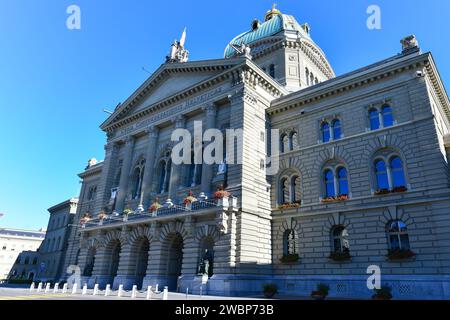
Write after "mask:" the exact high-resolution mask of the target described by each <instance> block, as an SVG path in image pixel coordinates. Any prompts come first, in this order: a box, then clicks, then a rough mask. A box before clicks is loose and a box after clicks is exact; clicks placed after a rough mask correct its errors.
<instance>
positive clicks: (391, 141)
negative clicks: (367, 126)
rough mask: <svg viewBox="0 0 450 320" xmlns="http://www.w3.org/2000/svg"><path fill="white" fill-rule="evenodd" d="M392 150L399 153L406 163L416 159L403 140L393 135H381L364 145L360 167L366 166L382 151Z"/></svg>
mask: <svg viewBox="0 0 450 320" xmlns="http://www.w3.org/2000/svg"><path fill="white" fill-rule="evenodd" d="M388 148H390V149H392V150H394V151H395V152H398V153H399V154H400V155H401V156H402V158H403V159H404V160H406V161H409V160H411V159H412V158H414V154H413V152H412V150H411V148H410V147H409V145H408V144H407V143H406V142H405V141H404V140H402V139H400V138H399V137H397V136H393V135H380V136H377V137H376V138H375V139H371V140H369V141H367V143H365V144H364V152H362V153H361V154H362V157H361V158H360V160H359V163H358V164H359V165H364V164H367V163H369V164H370V161H371V160H372V158H373V156H374V155H375V154H376V153H377V152H378V151H379V150H382V149H388Z"/></svg>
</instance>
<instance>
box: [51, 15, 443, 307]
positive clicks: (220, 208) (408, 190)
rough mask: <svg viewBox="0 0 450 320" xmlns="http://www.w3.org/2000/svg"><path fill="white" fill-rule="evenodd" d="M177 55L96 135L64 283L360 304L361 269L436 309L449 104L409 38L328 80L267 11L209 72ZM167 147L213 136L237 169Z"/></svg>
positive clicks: (320, 56)
mask: <svg viewBox="0 0 450 320" xmlns="http://www.w3.org/2000/svg"><path fill="white" fill-rule="evenodd" d="M185 39H186V37H185V34H183V36H182V38H181V40H180V41H176V42H175V43H174V44H173V45H172V47H171V50H170V54H169V56H168V57H167V59H166V63H164V64H163V65H161V67H160V68H158V70H156V71H155V72H154V73H153V74H152V75H151V76H150V77H149V78H148V79H147V80H146V81H145V82H144V83H143V84H142V85H141V86H140V87H139V88H137V90H136V91H135V92H134V93H133V94H132V95H131V96H130V97H129V98H128V99H127V100H126V101H125V102H123V103H121V104H119V105H118V106H117V107H116V109H115V110H114V113H113V114H112V115H111V116H110V117H109V118H108V119H107V120H106V121H105V122H104V123H103V124H102V125H101V129H102V130H103V131H104V132H105V133H106V135H107V141H106V145H105V157H104V161H102V162H97V161H96V160H94V159H93V160H90V161H89V164H88V167H87V168H86V169H85V171H84V172H83V173H81V174H80V177H81V179H82V180H83V184H82V190H81V194H80V198H79V202H78V208H77V212H76V218H75V222H76V223H75V224H74V225H73V226H71V227H69V228H68V229H69V238H68V249H67V256H66V258H65V262H64V267H63V270H65V269H66V268H67V267H68V266H70V265H76V266H79V267H80V272H81V274H82V279H83V281H85V282H87V283H88V284H89V286H93V285H94V284H95V283H98V284H100V286H101V287H105V286H106V285H107V284H111V285H112V286H113V287H115V288H117V287H118V286H119V285H120V284H123V285H124V286H125V288H131V287H132V285H138V286H139V287H146V286H147V285H156V284H159V286H160V287H162V286H165V285H167V286H169V289H170V290H180V291H183V292H184V291H185V290H186V288H189V291H190V292H193V293H196V292H199V291H200V287H201V286H203V293H205V292H206V293H209V294H219V295H250V294H259V293H261V290H262V285H263V284H264V283H276V284H277V286H278V289H279V292H280V293H281V294H287V295H300V296H308V295H309V294H310V292H311V291H312V290H314V289H315V287H316V285H317V284H318V283H327V284H329V285H330V295H331V296H334V297H370V296H371V295H372V291H371V290H369V288H368V287H367V276H368V275H367V270H368V268H369V267H373V266H375V267H378V268H379V269H380V270H381V272H382V281H383V284H388V285H390V286H392V287H393V294H394V296H395V297H397V298H449V297H450V287H449V279H450V188H449V186H450V169H449V162H448V161H449V156H450V122H449V120H450V109H449V108H450V103H449V100H448V96H447V93H446V91H445V88H444V86H443V83H442V81H441V78H440V76H439V72H438V70H437V67H436V64H435V62H434V59H433V56H432V54H431V53H429V52H427V53H423V52H422V51H421V50H420V47H419V44H418V42H417V40H416V38H415V37H414V36H410V37H406V38H404V39H403V40H402V42H401V44H402V47H401V52H400V53H398V54H395V55H393V56H390V57H388V58H387V59H385V60H382V61H379V62H376V63H374V64H371V65H369V66H366V67H364V68H361V69H358V70H355V71H352V72H349V73H347V74H343V75H339V76H336V75H335V73H334V71H333V68H332V66H331V64H330V63H329V62H328V60H327V58H326V55H325V53H324V52H323V51H322V50H321V48H320V47H319V46H318V45H317V44H316V43H315V42H314V40H313V38H312V36H311V33H310V27H309V25H308V24H307V23H303V24H300V23H299V22H298V21H297V20H296V18H295V17H293V16H290V15H286V14H282V13H281V12H280V11H279V10H277V9H275V8H273V9H272V10H270V11H269V12H267V14H266V15H265V17H264V20H263V21H259V20H254V21H253V22H252V23H251V27H250V29H249V30H247V31H245V32H244V33H242V34H240V35H239V36H237V37H236V38H234V39H233V40H232V41H231V42H230V43H229V45H227V47H226V49H225V54H224V57H223V58H221V59H216V60H206V61H193V62H189V61H188V54H189V53H188V51H187V50H186V48H185ZM225 43H226V42H225ZM349 54H351V53H349ZM354 54H357V53H354ZM350 57H351V56H350ZM199 123H200V124H201V128H199ZM175 129H185V130H187V131H188V132H189V133H190V134H191V135H192V136H195V134H196V133H197V134H198V132H200V134H202V133H204V132H206V130H208V129H216V130H215V131H214V138H215V140H217V139H219V137H220V139H223V142H224V145H225V146H226V148H225V149H227V151H228V149H229V148H234V149H235V151H236V153H237V155H236V158H235V155H234V154H232V157H229V155H228V153H227V155H226V157H225V158H222V160H221V161H219V162H214V163H212V164H211V163H202V162H201V161H200V163H199V162H198V161H193V162H192V161H184V162H182V163H181V164H180V163H175V161H173V154H172V151H173V150H174V148H175V147H176V145H177V144H176V142H174V141H173V139H172V137H171V136H172V133H173V132H174V130H175ZM236 130H237V131H240V134H237V135H236V136H234V135H230V132H231V133H232V132H234V133H236ZM208 134H211V131H210V132H209V133H208ZM221 134H222V135H221ZM197 137H198V135H197ZM203 138H204V139H203V141H201V139H197V140H196V139H193V140H192V142H189V144H191V145H192V146H193V149H194V152H190V154H187V159H188V160H189V159H194V160H195V159H198V158H200V159H202V154H204V153H205V151H206V150H208V146H209V144H208V141H211V140H212V138H211V136H205V137H203ZM219 150H220V151H219ZM177 151H178V150H177ZM222 151H223V150H221V149H217V150H215V152H214V154H215V155H217V154H219V155H220V154H222ZM239 160H241V161H239ZM56 238H57V237H56ZM67 276H68V275H63V276H62V279H61V280H64V279H66V278H67Z"/></svg>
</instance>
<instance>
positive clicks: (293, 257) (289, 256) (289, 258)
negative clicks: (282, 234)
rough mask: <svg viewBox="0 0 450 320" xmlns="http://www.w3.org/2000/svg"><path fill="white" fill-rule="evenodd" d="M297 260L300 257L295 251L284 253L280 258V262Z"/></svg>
mask: <svg viewBox="0 0 450 320" xmlns="http://www.w3.org/2000/svg"><path fill="white" fill-rule="evenodd" d="M298 260H300V257H299V255H298V254H297V253H293V254H285V255H283V256H282V257H281V259H280V261H281V262H282V263H295V262H298Z"/></svg>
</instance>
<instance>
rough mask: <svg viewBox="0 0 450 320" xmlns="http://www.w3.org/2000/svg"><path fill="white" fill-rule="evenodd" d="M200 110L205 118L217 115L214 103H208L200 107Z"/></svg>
mask: <svg viewBox="0 0 450 320" xmlns="http://www.w3.org/2000/svg"><path fill="white" fill-rule="evenodd" d="M202 110H203V111H204V112H205V113H206V115H207V116H215V115H216V113H217V107H216V105H215V103H214V102H212V103H208V104H206V105H204V106H203V107H202Z"/></svg>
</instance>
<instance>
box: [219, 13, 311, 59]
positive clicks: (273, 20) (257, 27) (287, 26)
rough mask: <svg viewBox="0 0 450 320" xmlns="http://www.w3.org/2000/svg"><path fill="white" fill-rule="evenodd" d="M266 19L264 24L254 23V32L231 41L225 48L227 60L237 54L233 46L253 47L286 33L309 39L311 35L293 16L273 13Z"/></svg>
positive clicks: (243, 34)
mask: <svg viewBox="0 0 450 320" xmlns="http://www.w3.org/2000/svg"><path fill="white" fill-rule="evenodd" d="M266 19H268V20H266V21H265V22H264V23H262V24H260V23H258V21H255V22H254V23H253V30H250V31H246V32H244V33H242V34H240V35H238V36H237V37H236V38H234V39H233V40H231V42H230V44H229V45H228V46H227V47H226V48H225V54H224V56H225V58H231V57H232V56H233V55H235V53H236V51H235V50H234V49H233V47H232V46H231V44H233V45H235V46H238V47H240V46H241V45H242V44H245V45H251V44H252V43H254V42H256V41H259V40H261V39H264V38H267V37H271V36H275V35H277V34H282V33H283V32H284V31H299V32H300V33H301V35H303V36H304V37H308V38H309V35H308V34H307V33H306V32H305V30H304V29H303V28H302V27H301V26H300V25H299V23H298V22H297V20H295V18H294V17H293V16H289V15H286V14H281V13H279V14H278V13H272V14H271V16H269V18H267V16H266Z"/></svg>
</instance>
